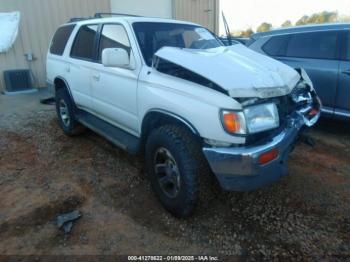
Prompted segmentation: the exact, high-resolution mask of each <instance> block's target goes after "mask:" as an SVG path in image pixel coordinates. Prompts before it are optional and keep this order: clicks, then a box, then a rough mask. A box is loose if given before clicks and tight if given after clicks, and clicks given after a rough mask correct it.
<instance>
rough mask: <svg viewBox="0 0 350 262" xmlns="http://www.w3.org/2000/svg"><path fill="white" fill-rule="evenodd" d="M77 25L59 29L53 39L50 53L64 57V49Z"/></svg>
mask: <svg viewBox="0 0 350 262" xmlns="http://www.w3.org/2000/svg"><path fill="white" fill-rule="evenodd" d="M74 27H75V25H67V26H62V27H60V28H58V29H57V31H56V33H55V35H54V37H53V38H52V42H51V46H50V53H51V54H54V55H63V52H64V49H65V48H66V44H67V42H68V39H69V37H70V35H71V34H72V32H73V29H74Z"/></svg>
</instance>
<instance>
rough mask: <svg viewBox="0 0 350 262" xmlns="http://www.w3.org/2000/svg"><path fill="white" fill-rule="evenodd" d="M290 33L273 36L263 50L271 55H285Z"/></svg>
mask: <svg viewBox="0 0 350 262" xmlns="http://www.w3.org/2000/svg"><path fill="white" fill-rule="evenodd" d="M289 38H290V36H289V35H280V36H273V37H271V38H270V39H269V40H268V41H267V42H266V43H265V44H264V45H263V47H262V50H263V51H264V52H265V53H266V54H268V55H270V56H285V55H286V51H287V46H288V40H289Z"/></svg>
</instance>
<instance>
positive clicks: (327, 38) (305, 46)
mask: <svg viewBox="0 0 350 262" xmlns="http://www.w3.org/2000/svg"><path fill="white" fill-rule="evenodd" d="M337 35H338V33H337V32H336V31H329V32H315V33H301V34H295V35H292V36H291V39H290V41H289V45H288V49H287V56H289V57H301V58H315V59H335V58H336V51H337Z"/></svg>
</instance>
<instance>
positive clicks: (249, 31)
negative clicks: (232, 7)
mask: <svg viewBox="0 0 350 262" xmlns="http://www.w3.org/2000/svg"><path fill="white" fill-rule="evenodd" d="M252 34H254V31H253V29H251V28H248V29H247V30H245V31H241V33H240V35H239V37H250V36H251V35H252Z"/></svg>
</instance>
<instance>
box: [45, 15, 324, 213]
mask: <svg viewBox="0 0 350 262" xmlns="http://www.w3.org/2000/svg"><path fill="white" fill-rule="evenodd" d="M47 80H48V84H49V86H50V87H52V90H53V92H54V93H55V98H56V109H57V114H58V119H59V125H60V127H61V128H62V129H63V131H64V132H65V133H66V134H68V135H76V134H78V133H80V132H81V131H82V130H83V129H84V128H82V127H83V126H85V127H88V128H90V129H92V130H94V131H95V132H97V133H99V134H100V135H102V136H104V137H105V138H106V139H108V140H110V141H111V142H113V143H114V144H116V145H117V146H119V147H121V148H123V149H125V150H127V151H129V152H131V153H138V152H141V153H144V155H145V159H146V164H147V168H148V173H149V176H150V181H151V184H152V188H153V189H154V191H155V193H156V195H157V196H158V198H159V199H160V201H161V203H162V204H163V206H164V207H165V208H166V209H167V210H168V211H170V212H171V213H172V214H174V215H175V216H178V217H186V216H189V215H190V214H191V213H192V211H193V209H194V206H195V204H196V201H197V198H198V193H199V180H201V179H203V178H204V177H205V176H208V175H211V174H213V173H214V174H215V176H216V178H217V180H218V182H219V184H220V185H221V187H222V188H223V189H224V190H230V191H250V190H255V189H258V188H260V187H263V186H265V185H268V184H269V183H272V182H273V181H276V180H278V179H279V178H280V177H282V176H283V175H286V170H287V168H286V165H287V164H286V161H287V158H288V155H289V152H290V150H291V149H292V147H293V146H294V144H295V142H296V140H297V138H298V136H299V134H300V132H301V130H302V129H303V127H305V126H312V125H314V124H315V123H316V122H317V120H318V119H319V117H320V108H321V103H320V100H319V99H318V96H317V95H316V93H315V91H314V89H313V86H312V83H311V81H310V79H309V77H308V76H307V74H306V73H305V71H303V70H302V69H300V70H294V69H292V68H290V67H288V66H287V65H284V64H282V63H280V62H278V61H276V60H273V59H271V58H268V57H266V56H264V55H261V54H258V53H255V52H254V51H251V50H249V49H248V48H246V47H244V46H243V45H241V44H236V45H234V46H231V47H225V46H223V44H222V43H221V42H220V40H218V38H217V37H216V36H215V35H213V34H212V33H211V32H210V31H208V30H207V29H205V28H203V27H201V26H199V25H196V24H193V23H187V22H182V21H174V20H167V19H158V18H145V17H134V16H127V15H125V16H119V17H110V18H100V19H85V20H81V21H75V22H70V23H67V24H65V25H62V26H61V27H60V28H59V29H58V30H57V32H56V34H55V35H54V37H53V40H52V43H51V46H50V50H49V52H48V55H47Z"/></svg>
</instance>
